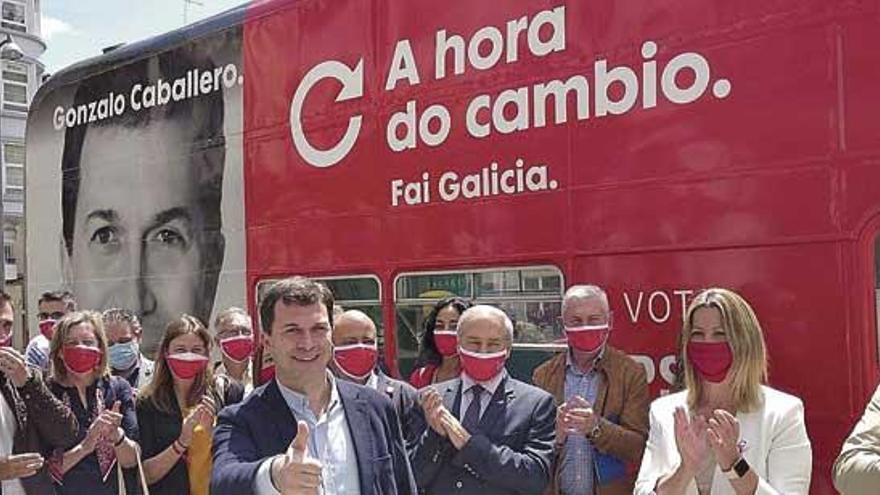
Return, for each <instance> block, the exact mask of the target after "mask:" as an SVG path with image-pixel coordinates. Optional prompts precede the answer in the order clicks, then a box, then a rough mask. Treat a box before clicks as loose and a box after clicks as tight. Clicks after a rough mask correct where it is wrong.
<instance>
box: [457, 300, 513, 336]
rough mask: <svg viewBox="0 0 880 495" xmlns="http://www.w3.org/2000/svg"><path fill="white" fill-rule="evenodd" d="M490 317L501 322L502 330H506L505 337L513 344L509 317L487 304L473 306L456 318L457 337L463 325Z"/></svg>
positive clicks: (511, 325) (511, 324) (511, 323)
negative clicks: (476, 319)
mask: <svg viewBox="0 0 880 495" xmlns="http://www.w3.org/2000/svg"><path fill="white" fill-rule="evenodd" d="M486 316H488V317H490V318H497V319H499V320H501V322H502V323H503V325H504V329H505V330H507V335H508V337H510V341H511V342H513V321H511V319H510V317H509V316H507V313H505V312H504V311H502V310H501V309H499V308H496V307H495V306H489V305H488V304H477V305H475V306H471V307H470V308H468V309H466V310H465V311H464V313H462V314H461V316H459V317H458V329H457V332H458V336H459V337H461V329H462V328H464V326H465V323H467V322H469V321H470V320H473V319H475V318H480V317H486Z"/></svg>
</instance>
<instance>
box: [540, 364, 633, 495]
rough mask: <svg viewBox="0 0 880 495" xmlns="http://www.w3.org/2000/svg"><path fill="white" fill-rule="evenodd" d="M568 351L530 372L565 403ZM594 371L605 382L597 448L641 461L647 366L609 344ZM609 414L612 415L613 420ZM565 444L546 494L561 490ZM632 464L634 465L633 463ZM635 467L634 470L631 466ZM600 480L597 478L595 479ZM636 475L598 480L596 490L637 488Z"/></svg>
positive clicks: (601, 493) (605, 493) (604, 493)
mask: <svg viewBox="0 0 880 495" xmlns="http://www.w3.org/2000/svg"><path fill="white" fill-rule="evenodd" d="M565 357H566V353H565V352H561V353H559V355H557V356H554V357H553V358H551V359H549V360H548V361H546V362H545V363H544V364H542V365H540V366H538V367H537V368H536V369H535V372H534V374H532V383H534V384H535V385H537V386H538V387H541V388H542V389H544V390H546V391H548V392H550V393H551V394H553V397H554V398H555V399H556V404H557V405H559V404H562V403H563V402H565V361H566V359H565ZM595 367H596V370H597V371H599V372H600V373H602V381H601V385H600V387H599V390H598V392H597V395H596V403H595V404H594V410H595V411H597V412H598V413H599V414H600V415H601V416H602V419H601V420H600V421H601V425H600V433H599V435H598V436H597V437H596V438H595V439H594V440H593V445H594V446H595V447H596V449H597V450H598V451H599V452H601V453H603V454H609V455H612V456H614V457H616V458H618V459H620V460H622V461H624V462H626V463H628V464H631V465H635V466H638V464H639V463H640V462H641V461H642V452H643V451H644V450H645V440H646V439H647V437H648V407H649V405H650V400H649V397H648V380H647V375H646V374H645V369H644V368H643V367H642V366H641V365H640V364H638V363H636V362H635V361H633V360H632V359H630V358H629V356H627V355H626V354H624V353H622V352H620V351H618V350H617V349H614V348H612V347H611V346H607V347H606V348H605V351H604V355H603V356H602V358H601V359H600V360H599V361H598V362H596V365H595ZM608 418H613V419H614V421H613V422H612V421H611V420H609V419H608ZM563 455H565V452H564V450H563V449H557V452H556V456H555V457H556V462H555V463H554V466H553V476H552V477H551V479H550V485H548V487H547V489H546V490H545V491H544V493H545V495H557V494H558V493H559V466H560V465H561V462H560V460H561V457H562V456H563ZM630 467H631V468H632V466H630ZM594 469H595V465H594ZM631 472H633V474H634V471H632V469H631ZM594 479H597V480H598V478H594ZM633 483H634V476H632V475H631V474H628V475H627V476H625V477H624V478H622V479H618V480H615V481H611V482H609V483H607V484H597V485H596V487H595V488H596V490H595V493H596V494H597V495H623V494H627V495H628V494H631V493H632V492H633Z"/></svg>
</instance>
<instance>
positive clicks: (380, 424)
mask: <svg viewBox="0 0 880 495" xmlns="http://www.w3.org/2000/svg"><path fill="white" fill-rule="evenodd" d="M336 387H337V390H338V392H339V398H340V400H341V402H342V407H343V408H344V409H345V419H346V421H347V422H348V427H349V430H350V431H351V439H352V442H353V443H354V451H355V455H356V457H357V468H358V474H359V478H360V491H361V495H373V494H376V495H380V494H381V495H395V494H413V493H415V492H416V487H415V482H414V480H413V476H412V471H411V470H410V465H409V461H408V460H407V456H406V450H405V448H404V443H403V439H402V437H401V433H400V427H399V426H398V422H397V415H396V413H395V412H394V409H393V407H392V406H391V402H390V401H389V400H388V398H387V397H384V396H382V395H381V394H379V393H378V392H376V391H375V390H372V389H369V388H366V387H362V386H360V385H356V384H353V383H349V382H346V381H343V380H336ZM296 422H297V419H296V418H295V417H294V416H293V412H292V411H291V410H290V408H289V407H288V405H287V402H285V401H284V398H283V397H282V396H281V391H280V390H278V384H277V383H276V382H275V380H271V381H270V382H268V383H267V384H265V385H263V386H261V387H259V388H257V389H255V390H254V391H253V393H251V395H250V396H249V397H247V398H246V399H245V400H244V401H243V402H241V403H240V404H237V405H234V406H230V407H227V408H226V409H224V410H223V411H222V412H221V413H220V415H219V416H218V418H217V426H216V428H215V429H214V442H213V450H214V467H213V471H212V473H211V494H212V495H241V494H245V493H252V491H253V486H254V480H255V478H256V475H257V469H258V468H259V466H260V464H261V463H262V462H263V461H264V460H265V459H266V458H268V457H271V456H274V455H277V454H283V453H284V452H285V451H286V450H287V447H288V446H289V445H290V442H292V441H293V438H294V437H295V436H296ZM340 495H341V494H340Z"/></svg>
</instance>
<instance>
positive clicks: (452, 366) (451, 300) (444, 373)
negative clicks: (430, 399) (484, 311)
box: [409, 296, 471, 388]
mask: <svg viewBox="0 0 880 495" xmlns="http://www.w3.org/2000/svg"><path fill="white" fill-rule="evenodd" d="M470 307H471V303H470V301H468V300H467V299H463V298H461V297H456V296H451V297H446V298H443V299H441V300H439V301H437V303H436V304H435V305H434V307H433V309H431V312H430V313H429V314H428V318H427V319H426V320H425V332H424V333H423V334H422V345H421V350H420V352H419V357H418V359H416V366H415V369H414V370H413V372H412V374H410V377H409V382H410V383H411V384H412V386H413V387H415V388H422V387H426V386H428V385H430V384H432V383H439V382H443V381H446V380H451V379H453V378H456V377H458V375H459V373H461V366H460V365H459V361H458V333H457V328H458V319H459V317H461V314H462V313H464V310H466V309H468V308H470Z"/></svg>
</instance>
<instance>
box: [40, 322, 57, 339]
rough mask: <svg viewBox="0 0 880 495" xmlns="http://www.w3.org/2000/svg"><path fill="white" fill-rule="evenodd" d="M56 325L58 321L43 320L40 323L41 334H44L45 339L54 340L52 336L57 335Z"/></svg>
mask: <svg viewBox="0 0 880 495" xmlns="http://www.w3.org/2000/svg"><path fill="white" fill-rule="evenodd" d="M56 323H58V322H57V321H56V320H43V321H41V322H40V333H41V334H43V337H46V338H47V339H49V340H52V336H53V335H55V324H56Z"/></svg>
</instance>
